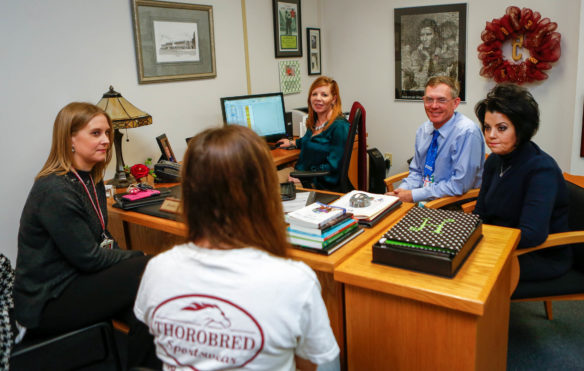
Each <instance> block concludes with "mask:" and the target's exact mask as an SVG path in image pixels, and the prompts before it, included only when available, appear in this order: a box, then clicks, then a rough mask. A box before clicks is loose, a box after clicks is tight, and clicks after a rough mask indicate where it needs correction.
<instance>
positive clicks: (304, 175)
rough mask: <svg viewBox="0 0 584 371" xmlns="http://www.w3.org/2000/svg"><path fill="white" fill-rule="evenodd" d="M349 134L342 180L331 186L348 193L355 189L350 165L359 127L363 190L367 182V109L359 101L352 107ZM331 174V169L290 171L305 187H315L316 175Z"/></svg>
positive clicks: (361, 187)
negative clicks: (351, 178) (312, 184)
mask: <svg viewBox="0 0 584 371" xmlns="http://www.w3.org/2000/svg"><path fill="white" fill-rule="evenodd" d="M349 123H350V127H349V135H348V137H347V142H346V143H345V148H344V151H343V158H342V160H341V166H340V170H339V174H340V180H339V184H338V185H335V186H333V187H331V188H330V189H328V190H330V191H335V192H342V193H347V192H349V191H351V190H353V189H354V186H353V184H352V183H351V180H350V179H349V165H350V163H351V155H352V153H353V144H354V142H355V136H356V134H357V128H358V129H359V143H358V155H357V156H358V160H357V161H358V169H357V171H358V187H359V189H361V190H366V184H367V169H366V163H367V139H366V137H367V133H366V128H365V109H364V108H363V106H362V105H361V104H360V103H359V102H355V103H353V106H352V108H351V113H350V115H349ZM328 174H330V171H323V170H315V171H310V170H306V171H299V170H295V171H293V172H291V173H290V176H292V177H294V178H298V179H300V180H301V181H302V182H303V186H304V187H305V188H314V187H313V186H311V185H310V184H309V183H310V180H311V179H312V178H314V177H321V176H325V175H328Z"/></svg>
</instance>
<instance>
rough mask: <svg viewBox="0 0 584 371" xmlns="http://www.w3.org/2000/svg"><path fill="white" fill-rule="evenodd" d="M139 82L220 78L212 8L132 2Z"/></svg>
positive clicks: (180, 4) (141, 0)
mask: <svg viewBox="0 0 584 371" xmlns="http://www.w3.org/2000/svg"><path fill="white" fill-rule="evenodd" d="M132 6H133V13H134V14H133V15H134V37H135V46H136V59H137V64H138V83H140V84H147V83H153V82H166V81H176V80H192V79H206V78H213V77H215V76H217V72H216V69H215V42H214V36H213V7H212V6H209V5H195V4H184V3H172V2H166V1H152V0H132Z"/></svg>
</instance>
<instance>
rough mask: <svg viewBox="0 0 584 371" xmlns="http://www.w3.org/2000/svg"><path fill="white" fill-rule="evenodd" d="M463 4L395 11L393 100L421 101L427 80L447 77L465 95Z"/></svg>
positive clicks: (462, 96) (464, 11)
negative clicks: (457, 84) (450, 78)
mask: <svg viewBox="0 0 584 371" xmlns="http://www.w3.org/2000/svg"><path fill="white" fill-rule="evenodd" d="M466 12H467V10H466V4H449V5H433V6H421V7H412V8H398V9H394V27H395V32H394V33H395V40H394V42H395V99H403V100H419V101H421V100H422V96H423V95H424V87H425V84H426V81H427V80H428V79H429V78H430V77H432V76H438V75H447V76H451V77H452V78H454V79H456V80H458V82H459V83H460V94H459V96H460V99H461V100H462V101H464V100H465V96H466V75H465V68H466Z"/></svg>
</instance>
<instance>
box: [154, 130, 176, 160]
mask: <svg viewBox="0 0 584 371" xmlns="http://www.w3.org/2000/svg"><path fill="white" fill-rule="evenodd" d="M156 142H157V143H158V147H160V152H161V153H162V157H161V159H163V160H166V161H172V162H176V157H175V156H174V152H173V151H172V147H171V146H170V142H169V141H168V138H167V137H166V134H162V135H159V136H157V137H156Z"/></svg>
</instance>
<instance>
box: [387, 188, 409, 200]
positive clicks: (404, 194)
mask: <svg viewBox="0 0 584 371" xmlns="http://www.w3.org/2000/svg"><path fill="white" fill-rule="evenodd" d="M386 195H390V196H396V197H399V199H400V201H401V202H414V199H413V197H412V191H411V190H409V189H401V188H398V189H396V190H394V191H393V192H387V193H386Z"/></svg>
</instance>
